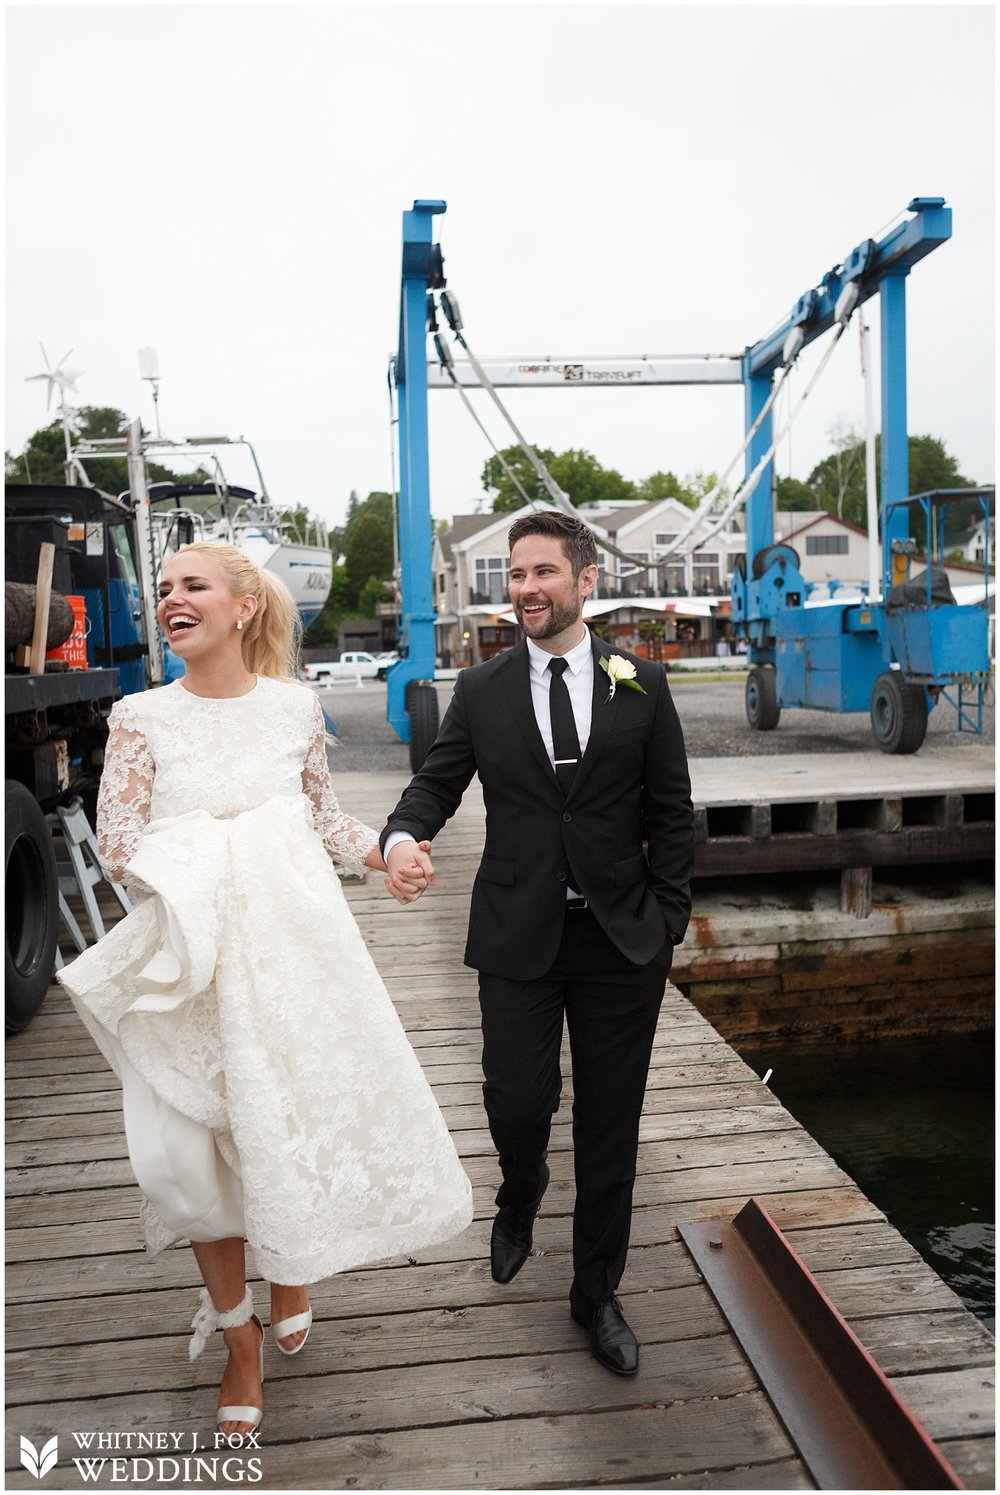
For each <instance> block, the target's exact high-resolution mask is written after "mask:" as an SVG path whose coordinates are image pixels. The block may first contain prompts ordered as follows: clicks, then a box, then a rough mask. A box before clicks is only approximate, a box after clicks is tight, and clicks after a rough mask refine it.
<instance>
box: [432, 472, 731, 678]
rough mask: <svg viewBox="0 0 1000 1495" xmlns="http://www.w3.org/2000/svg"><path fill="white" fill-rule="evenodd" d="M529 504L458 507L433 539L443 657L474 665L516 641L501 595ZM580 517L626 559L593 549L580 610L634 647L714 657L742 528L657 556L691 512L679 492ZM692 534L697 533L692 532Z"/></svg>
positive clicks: (588, 509)
mask: <svg viewBox="0 0 1000 1495" xmlns="http://www.w3.org/2000/svg"><path fill="white" fill-rule="evenodd" d="M531 512H533V511H532V509H531V508H530V507H528V506H525V507H524V508H522V509H518V510H516V511H515V512H513V513H506V514H492V513H491V514H460V515H458V516H457V517H456V518H455V519H454V520H453V521H452V525H451V528H450V529H448V530H446V531H445V532H444V533H442V534H438V535H435V537H434V551H433V567H434V594H435V604H436V607H437V613H438V621H437V652H438V655H439V656H440V658H441V661H442V664H445V665H448V664H450V665H459V666H461V665H467V664H476V663H478V662H479V661H480V660H483V659H488V658H489V657H490V655H491V654H495V653H497V652H498V651H499V650H501V649H509V648H511V647H512V645H513V644H514V643H515V642H516V640H517V627H516V624H515V623H514V620H513V615H512V614H511V612H510V608H509V603H508V600H507V577H508V551H507V532H508V530H509V529H510V526H511V524H512V523H513V522H514V520H515V519H517V518H519V517H520V516H521V515H522V514H529V513H531ZM579 512H580V516H581V518H583V519H585V520H586V522H587V523H588V524H589V525H591V526H592V527H593V529H594V531H595V533H596V534H597V536H598V537H599V538H605V539H607V540H609V541H611V542H612V543H613V544H614V545H615V547H616V548H617V549H618V550H621V551H622V552H624V553H625V554H626V555H627V556H628V557H630V560H628V561H625V560H622V559H621V558H619V557H618V556H614V555H611V554H609V553H608V552H607V551H605V550H602V549H601V548H600V547H598V556H599V566H600V574H599V580H598V585H597V589H596V592H595V594H594V597H593V598H592V599H591V600H590V601H589V602H588V603H587V607H586V612H585V616H586V617H587V621H588V622H590V623H591V624H592V625H593V626H594V627H595V628H596V629H597V630H598V631H600V632H601V634H602V635H603V636H604V637H606V638H608V639H609V640H611V641H614V642H616V643H618V644H620V645H621V646H622V647H623V648H628V649H631V650H633V651H634V652H636V653H639V654H652V655H653V656H654V657H656V658H661V659H670V658H676V657H678V656H679V655H682V654H684V655H689V654H698V655H702V654H704V655H711V654H713V653H714V652H715V644H716V639H717V634H718V633H719V631H720V627H721V628H723V629H724V630H725V631H728V625H726V624H724V617H725V615H727V614H728V597H729V577H730V575H731V574H732V570H733V567H734V565H735V561H736V556H737V555H740V554H742V552H743V549H744V539H743V534H742V532H741V530H740V529H739V528H738V527H735V526H734V527H732V528H729V529H727V530H724V531H723V532H722V533H720V534H719V535H717V536H716V537H714V538H713V539H712V540H711V541H710V542H709V544H707V545H706V546H703V547H698V548H696V550H695V551H694V553H693V554H691V555H686V556H683V557H682V556H678V557H677V559H676V560H675V561H666V562H665V563H660V562H661V557H665V556H666V554H667V552H668V550H669V547H670V546H671V545H672V544H673V543H674V542H675V541H676V539H677V536H678V535H679V534H680V533H681V530H682V528H683V526H684V525H686V524H687V522H688V521H689V520H690V518H691V510H690V509H689V508H687V507H686V506H685V505H684V504H682V503H681V502H680V501H679V500H678V499H675V498H665V499H660V500H657V501H656V502H655V503H641V502H638V501H631V502H629V501H625V502H622V503H618V504H614V505H607V506H601V505H596V504H591V505H586V506H584V507H581V509H580V511H579ZM695 538H696V537H695Z"/></svg>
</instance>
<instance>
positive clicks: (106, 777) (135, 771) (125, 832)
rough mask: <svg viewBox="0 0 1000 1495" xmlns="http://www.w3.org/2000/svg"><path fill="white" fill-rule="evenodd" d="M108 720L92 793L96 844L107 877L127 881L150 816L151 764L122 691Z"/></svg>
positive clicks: (112, 879)
mask: <svg viewBox="0 0 1000 1495" xmlns="http://www.w3.org/2000/svg"><path fill="white" fill-rule="evenodd" d="M108 725H109V727H110V729H111V730H110V734H109V736H108V745H107V747H106V748H105V752H104V770H103V772H102V774H101V788H100V792H99V794H98V797H97V849H98V854H99V856H100V859H101V866H102V867H103V869H104V875H105V876H106V877H107V878H108V880H109V881H110V882H127V881H128V865H129V863H130V862H131V860H132V858H133V857H134V856H135V852H136V847H137V846H138V845H139V840H140V837H141V836H142V833H143V830H144V829H145V826H146V822H147V821H148V819H149V804H150V798H151V795H152V792H153V774H154V772H155V764H154V762H153V755H152V753H151V752H150V750H149V744H148V743H147V741H146V738H145V736H144V735H143V731H142V727H141V726H140V724H139V720H138V718H137V716H136V712H135V708H134V707H133V706H132V703H131V702H130V701H129V700H128V698H127V697H126V698H125V700H123V701H118V702H117V703H116V704H115V705H114V706H113V707H112V709H111V715H110V717H109V718H108ZM140 886H141V884H140Z"/></svg>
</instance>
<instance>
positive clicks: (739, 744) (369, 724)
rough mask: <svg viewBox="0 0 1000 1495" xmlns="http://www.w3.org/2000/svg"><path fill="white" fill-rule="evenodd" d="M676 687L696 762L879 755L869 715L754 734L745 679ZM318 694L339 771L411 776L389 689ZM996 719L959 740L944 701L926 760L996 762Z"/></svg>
mask: <svg viewBox="0 0 1000 1495" xmlns="http://www.w3.org/2000/svg"><path fill="white" fill-rule="evenodd" d="M670 685H671V690H672V691H673V696H674V700H675V702H676V704H677V711H678V714H679V716H680V719H681V724H682V726H683V728H684V738H685V741H686V743H687V750H688V756H689V757H692V758H736V757H754V756H758V755H765V754H766V755H774V754H781V753H853V752H858V751H864V752H872V753H876V754H877V753H878V752H879V750H878V748H877V747H876V745H875V740H874V738H873V737H872V735H871V727H870V725H869V721H868V715H867V713H860V712H859V713H852V714H851V715H849V716H835V715H833V714H832V713H828V712H825V711H783V712H782V714H781V721H780V723H779V725H778V727H777V728H776V730H775V731H773V732H753V731H751V729H750V727H749V726H748V725H747V721H746V716H745V714H744V709H743V689H744V687H743V681H742V680H732V679H721V680H684V679H683V678H678V676H677V675H676V674H675V675H673V676H672V677H671V681H670ZM436 689H437V693H438V700H439V703H440V712H441V715H442V716H443V715H444V713H445V711H446V710H447V707H448V702H449V701H450V700H451V693H452V690H453V689H454V684H453V682H452V681H450V680H447V681H440V682H438V685H437V687H436ZM317 694H318V696H319V698H320V700H321V702H322V704H323V708H324V710H325V711H326V713H327V715H328V717H329V718H330V719H331V720H332V721H333V722H335V723H336V725H337V728H338V731H339V734H340V740H341V743H342V747H341V748H339V749H336V748H335V749H333V750H331V753H330V762H331V765H332V767H333V770H334V772H336V771H337V770H339V771H340V772H342V773H343V772H355V771H363V770H365V769H368V770H371V771H372V772H376V771H396V772H398V773H406V772H407V771H408V770H409V766H410V757H409V749H408V748H407V747H405V746H404V744H403V743H401V742H400V741H399V739H398V738H397V736H396V734H395V732H394V731H393V730H392V728H391V727H390V726H389V724H388V722H387V721H386V715H385V712H386V686H385V685H384V684H378V683H377V682H374V681H373V682H371V683H368V684H365V685H363V686H361V687H358V686H356V685H333V686H328V687H326V688H325V689H322V690H318V691H317ZM994 716H995V712H994V709H993V706H992V705H990V706H989V707H988V709H987V711H986V713H985V717H986V720H985V730H984V733H983V736H982V737H976V736H974V735H973V734H971V733H966V732H963V733H959V732H957V731H956V730H955V722H956V716H955V712H954V711H953V710H952V708H951V707H950V706H949V705H948V704H947V703H946V702H944V701H942V702H940V703H939V705H938V706H937V707H936V708H935V709H934V711H932V712H931V716H930V721H929V723H928V728H927V739H926V741H925V743H924V746H923V747H922V748H921V750H920V751H921V755H922V756H924V757H931V756H933V757H941V756H944V755H945V754H947V753H949V752H950V751H951V750H952V749H953V748H954V747H956V746H965V747H969V746H974V747H978V748H980V749H981V750H982V751H983V752H986V753H989V754H990V755H991V756H992V753H993V743H994Z"/></svg>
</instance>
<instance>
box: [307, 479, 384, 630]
mask: <svg viewBox="0 0 1000 1495" xmlns="http://www.w3.org/2000/svg"><path fill="white" fill-rule="evenodd" d="M330 549H331V550H332V552H333V556H334V561H335V564H334V567H333V584H332V586H331V588H330V595H329V597H328V598H327V600H326V606H325V607H324V608H323V611H322V612H321V613H320V615H319V617H318V618H316V619H315V620H314V621H313V622H312V623H310V625H309V627H308V628H307V629H306V633H305V640H304V641H305V643H306V644H307V645H309V646H310V647H311V646H313V645H320V644H323V645H326V644H329V645H332V646H335V645H336V644H337V643H338V642H339V637H340V625H341V623H342V622H343V621H344V619H345V618H349V617H351V618H353V617H371V616H372V615H373V612H374V605H375V601H378V602H382V601H384V600H385V599H386V597H387V595H388V594H387V592H386V589H385V583H386V582H387V581H388V580H389V579H390V578H391V576H392V567H393V544H392V494H391V493H383V492H380V491H375V492H372V493H369V495H368V497H367V498H364V499H363V498H359V497H358V493H357V491H356V490H355V489H352V490H351V494H350V498H349V499H348V504H347V518H346V520H345V521H344V523H343V524H342V525H340V526H339V527H338V528H336V529H332V530H331V531H330ZM341 556H342V557H343V560H342V562H340V563H339V564H338V563H337V562H338V558H339V557H341ZM373 581H374V583H375V584H376V585H377V586H378V596H377V598H375V593H374V589H373V591H372V592H371V594H370V595H369V597H368V599H367V601H368V602H369V603H371V607H370V610H368V611H364V610H363V601H362V597H363V593H364V592H365V591H366V588H367V586H368V584H369V583H370V582H373ZM373 599H374V600H373Z"/></svg>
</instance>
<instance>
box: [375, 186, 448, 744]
mask: <svg viewBox="0 0 1000 1495" xmlns="http://www.w3.org/2000/svg"><path fill="white" fill-rule="evenodd" d="M444 211H445V204H444V203H443V202H438V201H422V200H418V201H417V202H415V203H414V204H413V209H412V211H410V212H406V213H404V214H403V283H402V296H401V301H400V308H399V354H398V357H397V359H396V366H395V378H396V388H397V390H398V394H399V453H400V471H399V561H400V584H401V591H402V635H403V638H402V642H403V644H404V646H405V649H406V657H405V658H404V659H400V660H399V661H397V663H396V664H394V665H393V667H392V669H391V670H390V671H389V677H388V687H389V689H388V705H387V715H388V719H389V725H390V726H391V727H392V728H393V729H394V731H395V732H396V734H397V735H398V737H399V739H400V741H401V742H409V741H410V717H409V714H408V711H407V705H406V687H407V685H408V684H409V683H410V682H411V681H412V680H433V679H434V599H433V595H432V583H431V490H430V469H429V460H428V441H427V351H426V348H427V291H428V288H429V287H430V286H431V285H432V284H433V283H434V280H435V268H434V267H435V246H434V244H433V242H432V236H433V227H434V216H435V214H437V213H443V212H444Z"/></svg>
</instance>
